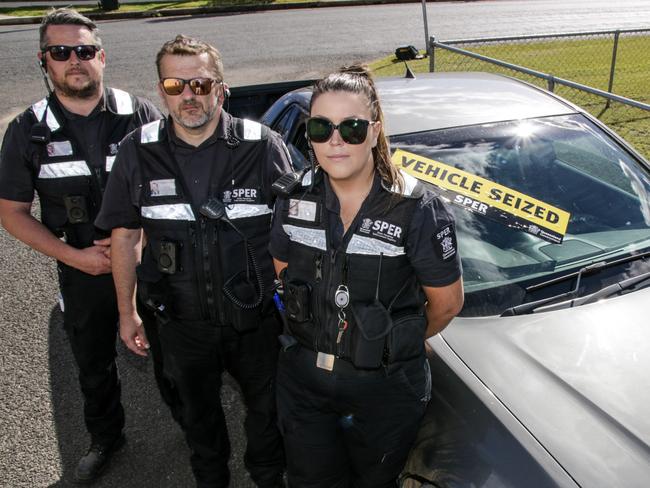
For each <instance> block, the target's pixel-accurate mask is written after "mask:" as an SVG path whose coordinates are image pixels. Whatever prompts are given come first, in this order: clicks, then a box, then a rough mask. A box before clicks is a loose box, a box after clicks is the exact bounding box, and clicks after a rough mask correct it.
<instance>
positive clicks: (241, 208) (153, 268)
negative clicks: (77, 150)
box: [135, 118, 274, 330]
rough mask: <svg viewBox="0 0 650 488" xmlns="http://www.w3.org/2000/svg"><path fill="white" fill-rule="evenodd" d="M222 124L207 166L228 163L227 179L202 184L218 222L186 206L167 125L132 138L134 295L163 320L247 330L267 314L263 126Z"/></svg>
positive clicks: (269, 280)
mask: <svg viewBox="0 0 650 488" xmlns="http://www.w3.org/2000/svg"><path fill="white" fill-rule="evenodd" d="M221 123H228V126H227V127H226V133H227V137H226V140H221V139H220V140H218V141H217V142H216V144H219V145H220V149H219V154H222V155H223V158H219V160H216V161H214V162H212V164H215V165H228V166H226V167H230V168H231V169H232V179H231V178H223V179H224V181H218V180H217V178H215V177H214V173H215V172H212V174H211V181H210V182H209V184H210V197H211V198H216V200H217V201H219V202H222V203H223V204H224V205H225V209H224V210H225V217H227V218H225V217H224V218H221V219H215V218H209V217H206V216H205V215H204V214H203V213H202V211H201V208H200V207H201V205H200V204H197V205H195V204H194V203H193V201H192V198H191V196H190V194H189V191H188V188H187V186H186V184H185V182H184V179H183V178H182V176H181V171H180V168H179V166H178V163H177V162H176V160H175V158H174V156H173V154H172V152H171V148H170V146H169V141H168V135H167V130H166V128H165V125H166V121H155V122H152V123H150V124H146V125H144V126H142V127H141V129H139V133H138V132H136V133H135V139H136V140H137V141H138V142H137V144H136V152H137V155H138V166H139V169H140V171H141V178H142V179H141V181H142V191H141V195H140V214H141V223H142V227H143V229H144V232H145V235H146V238H147V245H146V247H145V249H144V252H143V257H142V264H141V265H140V266H139V267H138V270H137V274H138V291H139V293H140V296H141V298H142V300H143V301H144V303H147V302H149V303H150V304H153V305H154V306H155V307H156V308H157V309H158V310H160V311H163V310H164V314H163V316H164V318H170V319H173V320H176V321H179V322H196V323H201V324H212V325H218V326H233V327H235V328H236V329H237V330H247V329H252V328H255V327H257V324H258V322H259V320H258V319H259V317H260V316H261V314H263V313H265V312H266V311H267V310H268V308H269V304H270V302H271V290H272V285H273V279H274V271H273V263H272V260H271V256H270V255H269V253H268V249H267V247H268V240H269V227H270V222H271V215H272V209H271V207H270V206H269V204H268V202H271V201H272V199H271V194H270V188H267V185H266V183H265V182H264V178H263V169H264V168H263V164H262V163H261V162H262V161H264V160H265V151H266V144H265V142H264V140H265V139H266V138H267V135H268V129H267V128H266V127H264V126H262V125H260V124H258V123H257V122H252V121H249V120H241V119H236V118H230V119H226V118H222V122H221ZM206 176H207V174H206ZM222 209H223V207H222ZM170 263H172V264H171V265H170ZM260 281H261V283H260ZM260 302H261V303H260Z"/></svg>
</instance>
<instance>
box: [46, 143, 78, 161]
mask: <svg viewBox="0 0 650 488" xmlns="http://www.w3.org/2000/svg"><path fill="white" fill-rule="evenodd" d="M71 154H72V144H70V141H53V142H50V143H49V144H48V145H47V155H48V156H50V157H52V158H53V157H56V156H70V155H71Z"/></svg>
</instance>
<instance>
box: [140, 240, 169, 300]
mask: <svg viewBox="0 0 650 488" xmlns="http://www.w3.org/2000/svg"><path fill="white" fill-rule="evenodd" d="M145 252H146V251H145ZM143 258H144V256H143ZM135 274H136V276H137V278H138V289H137V293H138V299H139V300H140V301H141V302H142V303H143V304H145V305H146V306H147V307H148V308H149V309H150V310H151V311H155V310H157V311H158V312H159V313H162V312H163V311H164V310H165V300H166V297H167V293H166V286H165V280H163V277H164V276H163V274H162V273H161V272H160V271H159V270H158V268H157V266H156V265H155V263H151V262H148V261H147V260H146V259H143V263H142V264H140V265H138V266H136V268H135ZM154 309H155V310H154Z"/></svg>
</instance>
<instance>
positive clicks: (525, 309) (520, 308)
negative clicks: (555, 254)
mask: <svg viewBox="0 0 650 488" xmlns="http://www.w3.org/2000/svg"><path fill="white" fill-rule="evenodd" d="M606 264H607V263H605V262H600V263H594V264H590V265H589V266H585V267H584V268H580V270H579V271H578V272H577V273H571V276H568V275H566V277H564V279H568V278H569V277H570V278H573V277H574V276H577V278H576V286H574V287H573V289H572V290H571V291H567V292H565V293H561V294H559V295H554V296H552V297H547V298H542V299H541V300H536V301H534V302H528V303H522V304H521V305H516V306H514V307H510V308H506V309H505V310H504V311H503V313H502V314H501V317H511V316H513V315H524V314H527V313H531V312H533V311H534V310H535V309H536V308H538V307H541V306H542V305H546V304H547V303H551V302H555V301H557V300H560V299H563V298H574V297H575V296H576V295H577V294H578V290H579V289H580V279H581V278H582V275H583V274H587V273H591V272H594V271H597V270H600V269H602V268H604V267H605V265H606Z"/></svg>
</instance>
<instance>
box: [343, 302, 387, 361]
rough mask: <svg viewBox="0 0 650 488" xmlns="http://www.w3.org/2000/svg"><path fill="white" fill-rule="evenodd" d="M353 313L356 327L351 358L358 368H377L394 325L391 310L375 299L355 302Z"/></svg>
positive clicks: (353, 334)
mask: <svg viewBox="0 0 650 488" xmlns="http://www.w3.org/2000/svg"><path fill="white" fill-rule="evenodd" d="M352 315H353V316H354V321H355V325H356V327H354V329H353V333H352V338H351V340H352V342H351V350H350V356H351V357H350V359H351V360H352V363H353V364H354V365H355V366H356V367H357V368H361V369H376V368H378V367H379V366H381V362H382V359H383V356H384V345H385V343H386V336H387V335H388V333H389V332H390V330H391V329H392V327H393V319H392V318H391V316H390V312H389V311H388V310H387V309H386V307H384V305H382V303H381V302H379V301H378V300H375V301H374V302H372V303H367V304H354V305H353V306H352Z"/></svg>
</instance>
